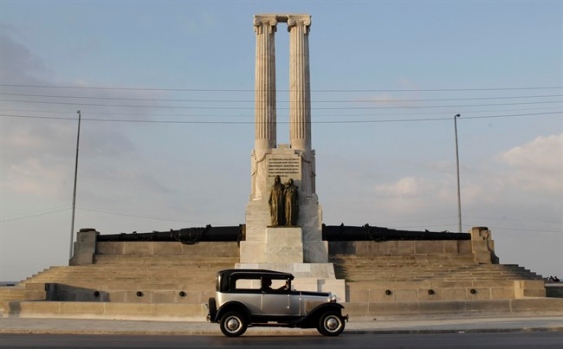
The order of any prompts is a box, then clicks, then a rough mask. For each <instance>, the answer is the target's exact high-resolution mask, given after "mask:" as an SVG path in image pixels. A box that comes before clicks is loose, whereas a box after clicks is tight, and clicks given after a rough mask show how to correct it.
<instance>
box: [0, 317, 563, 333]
mask: <svg viewBox="0 0 563 349" xmlns="http://www.w3.org/2000/svg"><path fill="white" fill-rule="evenodd" d="M364 320H365V321H351V322H348V323H347V324H346V330H345V331H344V333H345V334H366V333H378V334H386V333H387V334H389V333H451V332H510V331H563V317H561V316H556V317H548V316H533V317H532V316H530V317H487V318H479V317H471V318H461V317H457V318H456V317H447V318H440V319H437V318H436V319H416V320H404V319H401V320H396V319H391V320H384V319H382V320H379V319H371V320H370V319H364ZM5 333H19V334H22V333H29V334H116V335H117V334H121V335H125V334H127V335H213V336H222V333H221V331H220V330H219V325H217V324H211V323H206V322H179V321H171V322H168V321H130V320H128V321H124V320H89V319H60V318H58V319H53V318H0V334H5ZM245 335H247V336H252V335H258V336H279V335H319V334H318V332H317V331H316V329H306V330H302V329H290V328H279V327H252V328H249V329H248V330H247V332H246V333H245ZM562 336H563V334H562Z"/></svg>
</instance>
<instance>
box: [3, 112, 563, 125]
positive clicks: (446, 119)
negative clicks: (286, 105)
mask: <svg viewBox="0 0 563 349" xmlns="http://www.w3.org/2000/svg"><path fill="white" fill-rule="evenodd" d="M559 113H561V112H559ZM551 114H558V113H524V114H509V115H487V116H466V117H464V120H470V119H493V118H511V117H520V116H537V115H551ZM0 116H3V117H14V118H29V119H45V120H70V121H76V119H72V118H65V117H52V116H33V115H13V114H0ZM450 119H451V118H449V117H444V118H420V119H384V120H332V121H311V123H312V124H360V123H392V122H426V121H448V120H450ZM82 120H83V121H103V122H135V123H149V124H150V123H152V124H241V125H245V124H255V121H185V120H131V119H97V118H83V119H82ZM277 123H278V124H290V122H289V121H278V122H277Z"/></svg>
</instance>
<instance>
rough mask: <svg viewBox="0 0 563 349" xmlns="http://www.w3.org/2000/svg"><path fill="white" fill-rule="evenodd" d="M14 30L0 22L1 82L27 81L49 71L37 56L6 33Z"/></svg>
mask: <svg viewBox="0 0 563 349" xmlns="http://www.w3.org/2000/svg"><path fill="white" fill-rule="evenodd" d="M14 32H15V29H14V28H12V27H10V26H8V25H5V24H0V47H1V48H2V49H1V50H0V81H2V83H3V84H14V83H25V82H27V83H29V82H33V81H36V79H37V78H38V77H39V76H42V75H45V74H48V73H50V72H51V71H50V70H49V69H48V68H47V67H46V66H45V64H44V62H43V61H42V60H41V59H40V58H39V57H37V56H35V55H34V54H33V53H32V52H31V51H30V50H29V49H28V48H27V47H25V46H24V45H22V44H20V43H18V42H16V41H14V40H13V39H12V38H11V37H10V36H8V35H7V33H14Z"/></svg>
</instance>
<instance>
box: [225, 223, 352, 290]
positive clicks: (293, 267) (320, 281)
mask: <svg viewBox="0 0 563 349" xmlns="http://www.w3.org/2000/svg"><path fill="white" fill-rule="evenodd" d="M262 236H263V238H264V239H263V240H253V241H241V245H240V261H241V262H240V263H237V264H236V265H235V268H236V269H269V270H276V271H282V272H286V273H291V274H293V275H294V276H295V280H294V281H293V286H294V287H295V289H297V290H302V291H321V292H332V293H334V294H336V296H337V299H338V300H339V301H345V298H346V287H345V282H344V280H336V276H335V274H334V266H333V264H332V263H304V258H303V251H304V249H303V230H302V229H301V228H299V227H268V228H266V229H265V232H264V234H263V235H262Z"/></svg>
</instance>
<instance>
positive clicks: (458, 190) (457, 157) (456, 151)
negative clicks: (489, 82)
mask: <svg viewBox="0 0 563 349" xmlns="http://www.w3.org/2000/svg"><path fill="white" fill-rule="evenodd" d="M460 116H461V115H460V114H456V115H455V116H454V129H455V160H456V168H457V218H458V222H459V230H458V232H460V233H461V232H463V231H462V230H461V229H462V228H461V189H460V184H459V150H458V145H457V118H459V117H460Z"/></svg>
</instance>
